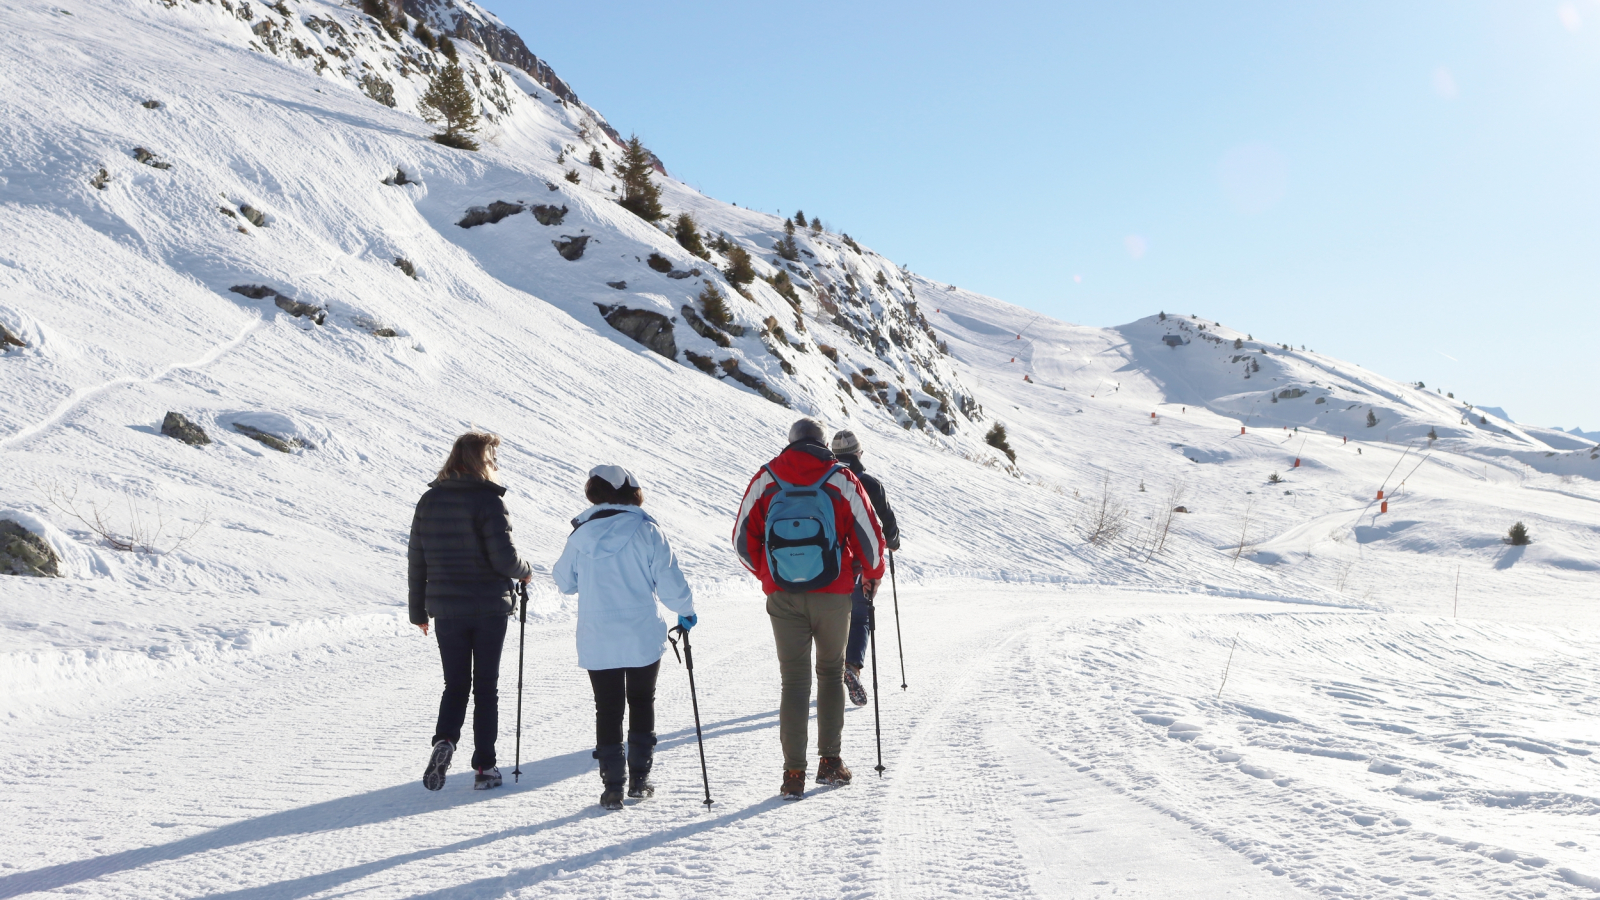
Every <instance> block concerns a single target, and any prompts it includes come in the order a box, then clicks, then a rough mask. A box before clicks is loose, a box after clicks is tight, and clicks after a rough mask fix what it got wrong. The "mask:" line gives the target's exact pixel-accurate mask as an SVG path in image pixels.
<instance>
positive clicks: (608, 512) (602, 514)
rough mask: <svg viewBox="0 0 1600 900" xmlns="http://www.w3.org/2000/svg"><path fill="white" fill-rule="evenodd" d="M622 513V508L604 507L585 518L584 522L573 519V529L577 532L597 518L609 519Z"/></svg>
mask: <svg viewBox="0 0 1600 900" xmlns="http://www.w3.org/2000/svg"><path fill="white" fill-rule="evenodd" d="M622 513H623V510H620V509H602V510H600V511H599V512H597V513H595V514H594V515H592V516H590V517H589V518H587V519H584V520H583V521H582V522H580V521H578V520H577V519H573V520H572V530H573V531H574V532H576V531H577V530H578V529H579V528H582V527H583V526H585V525H587V524H589V523H590V522H593V521H596V520H597V519H609V518H611V517H612V516H620V515H622Z"/></svg>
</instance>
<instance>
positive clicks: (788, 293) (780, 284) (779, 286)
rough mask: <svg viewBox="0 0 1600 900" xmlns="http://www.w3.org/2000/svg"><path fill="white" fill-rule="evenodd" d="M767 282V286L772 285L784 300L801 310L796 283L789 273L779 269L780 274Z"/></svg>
mask: <svg viewBox="0 0 1600 900" xmlns="http://www.w3.org/2000/svg"><path fill="white" fill-rule="evenodd" d="M765 281H766V282H767V284H770V285H772V289H773V290H775V291H777V292H778V294H779V295H780V296H782V297H783V299H785V300H788V301H789V303H790V305H792V306H793V307H794V308H795V309H799V308H800V295H799V294H798V293H796V292H795V289H794V282H793V281H791V280H790V279H789V273H788V272H785V271H783V270H782V269H779V270H778V274H776V275H774V276H772V277H771V278H767V279H765Z"/></svg>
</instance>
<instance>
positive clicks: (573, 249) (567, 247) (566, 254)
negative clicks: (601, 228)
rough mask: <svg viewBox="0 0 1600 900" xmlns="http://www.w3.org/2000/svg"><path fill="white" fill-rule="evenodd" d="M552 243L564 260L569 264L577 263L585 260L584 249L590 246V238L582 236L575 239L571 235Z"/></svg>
mask: <svg viewBox="0 0 1600 900" xmlns="http://www.w3.org/2000/svg"><path fill="white" fill-rule="evenodd" d="M550 243H552V244H554V245H555V248H556V252H557V253H559V254H561V258H562V259H564V260H567V261H568V262H576V261H577V260H579V259H582V258H583V249H584V248H585V247H587V246H589V236H588V235H587V234H580V235H578V236H577V237H573V236H572V235H570V234H563V235H562V236H561V240H559V241H551V242H550Z"/></svg>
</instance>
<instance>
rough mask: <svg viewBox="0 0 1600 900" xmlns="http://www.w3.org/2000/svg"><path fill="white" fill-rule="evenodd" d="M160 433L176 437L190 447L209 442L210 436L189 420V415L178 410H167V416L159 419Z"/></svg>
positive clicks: (200, 445)
mask: <svg viewBox="0 0 1600 900" xmlns="http://www.w3.org/2000/svg"><path fill="white" fill-rule="evenodd" d="M161 433H162V434H164V435H166V436H167V437H169V438H177V439H178V440H180V441H183V442H184V443H185V444H188V445H189V446H191V447H202V446H204V445H206V444H209V443H211V436H210V435H208V434H206V430H205V429H204V428H201V427H200V426H199V425H196V424H195V423H193V422H191V421H189V417H188V416H185V415H184V414H183V413H180V412H170V411H169V412H168V413H167V417H166V418H165V419H162V420H161Z"/></svg>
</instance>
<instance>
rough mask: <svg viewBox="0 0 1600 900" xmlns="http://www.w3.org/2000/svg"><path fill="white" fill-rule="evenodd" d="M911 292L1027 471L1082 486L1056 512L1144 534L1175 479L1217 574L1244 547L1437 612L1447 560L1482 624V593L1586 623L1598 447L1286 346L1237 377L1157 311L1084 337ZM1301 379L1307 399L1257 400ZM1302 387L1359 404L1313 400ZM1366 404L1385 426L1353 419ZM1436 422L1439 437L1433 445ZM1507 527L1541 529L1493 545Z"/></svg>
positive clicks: (1188, 522) (1594, 588)
mask: <svg viewBox="0 0 1600 900" xmlns="http://www.w3.org/2000/svg"><path fill="white" fill-rule="evenodd" d="M918 292H919V294H922V295H923V296H924V297H925V298H927V299H926V300H925V302H926V303H928V304H929V305H930V306H931V307H932V309H931V310H930V313H931V315H930V318H931V320H932V321H933V322H934V323H935V326H936V328H937V329H938V330H939V331H940V333H941V334H942V335H943V336H945V337H946V338H947V340H948V342H949V346H950V348H951V351H952V353H953V354H954V355H955V357H956V358H957V360H958V361H960V362H961V363H963V364H965V365H967V366H969V367H970V369H971V370H972V371H973V372H974V373H982V375H981V380H980V381H979V382H978V394H979V396H980V397H981V398H983V399H984V400H985V413H986V414H987V415H989V416H991V417H993V418H995V419H996V420H999V421H1003V422H1005V423H1006V425H1007V426H1008V432H1009V435H1010V439H1011V443H1012V445H1013V446H1014V447H1015V448H1016V449H1017V452H1018V458H1019V460H1020V461H1021V463H1022V465H1023V466H1024V468H1025V469H1026V470H1027V473H1028V476H1027V477H1028V478H1030V479H1032V480H1035V481H1037V482H1038V483H1040V484H1041V485H1042V486H1044V487H1045V488H1046V489H1051V488H1061V489H1064V490H1065V491H1066V492H1067V493H1069V494H1077V495H1080V496H1079V497H1074V501H1075V502H1073V503H1070V504H1066V505H1067V507H1068V513H1069V516H1068V521H1069V522H1072V521H1077V520H1079V519H1081V515H1080V514H1079V513H1078V512H1077V509H1079V508H1081V507H1083V506H1085V505H1086V504H1085V502H1084V498H1086V499H1087V500H1089V501H1095V502H1098V501H1099V499H1100V497H1101V496H1102V494H1103V490H1102V485H1103V484H1106V483H1109V486H1110V491H1111V494H1112V496H1113V500H1114V502H1116V503H1120V504H1121V505H1123V506H1124V507H1125V508H1126V509H1127V510H1128V511H1129V512H1130V514H1131V516H1132V519H1131V521H1132V523H1133V526H1134V527H1133V528H1131V529H1130V532H1131V534H1132V535H1133V536H1134V537H1133V540H1134V541H1135V542H1138V540H1139V535H1140V533H1141V531H1140V529H1141V528H1148V527H1149V526H1150V525H1151V523H1161V521H1162V516H1161V510H1162V509H1163V508H1164V504H1165V502H1166V501H1167V498H1168V497H1169V496H1170V494H1169V492H1170V491H1171V490H1172V489H1173V488H1174V487H1179V488H1181V491H1182V495H1181V499H1180V502H1181V503H1182V504H1183V505H1185V506H1186V507H1187V508H1189V509H1190V513H1189V514H1187V515H1183V516H1178V517H1174V522H1173V529H1174V531H1175V533H1177V534H1179V535H1181V536H1183V537H1184V538H1185V539H1187V540H1190V541H1193V542H1194V545H1195V546H1203V547H1206V548H1208V551H1209V552H1210V553H1214V554H1217V556H1218V557H1220V560H1221V564H1222V566H1223V567H1225V568H1227V569H1228V571H1229V572H1236V571H1239V570H1240V569H1241V568H1243V567H1245V564H1244V563H1243V562H1239V563H1235V562H1234V557H1235V556H1238V557H1239V559H1240V560H1252V561H1254V562H1255V563H1256V564H1258V565H1260V566H1262V567H1263V568H1266V569H1270V570H1272V571H1273V572H1275V573H1277V574H1278V575H1280V576H1283V577H1286V578H1292V579H1294V583H1296V584H1311V585H1317V586H1319V587H1320V588H1323V589H1330V590H1333V591H1334V592H1335V593H1337V594H1340V595H1343V596H1345V597H1347V598H1349V602H1356V603H1361V604H1363V605H1374V604H1376V605H1384V606H1390V607H1392V608H1400V609H1411V610H1428V611H1431V612H1440V611H1444V610H1446V609H1447V608H1448V607H1449V606H1450V604H1451V603H1452V601H1453V597H1454V596H1455V593H1456V590H1457V586H1456V580H1457V574H1458V569H1459V570H1460V572H1461V573H1463V574H1461V576H1460V579H1461V586H1460V592H1461V595H1462V596H1463V597H1466V598H1469V599H1467V600H1464V601H1463V603H1464V604H1465V603H1476V604H1477V611H1476V612H1475V613H1474V614H1475V615H1482V614H1491V610H1489V609H1485V608H1483V606H1482V604H1483V603H1484V602H1491V603H1492V604H1493V606H1494V607H1495V608H1496V609H1495V612H1503V613H1504V614H1506V615H1511V616H1524V615H1533V616H1538V617H1540V618H1543V617H1544V616H1547V615H1548V616H1549V617H1550V618H1549V619H1548V620H1549V621H1563V620H1569V621H1570V617H1571V616H1573V615H1585V616H1586V615H1588V613H1587V610H1588V609H1589V607H1590V606H1592V604H1593V601H1594V598H1596V597H1597V596H1600V583H1597V581H1596V577H1597V572H1600V502H1597V501H1600V492H1597V485H1596V484H1595V482H1594V480H1592V479H1593V478H1594V477H1595V475H1596V474H1600V462H1597V461H1595V460H1592V459H1591V458H1590V457H1591V456H1592V455H1593V454H1592V452H1588V451H1585V452H1581V453H1574V452H1565V453H1563V452H1561V451H1557V450H1555V449H1553V448H1551V447H1550V446H1548V445H1545V444H1543V443H1539V442H1537V440H1536V439H1535V438H1533V437H1531V436H1528V435H1527V434H1526V433H1523V432H1517V433H1516V434H1515V435H1508V434H1505V433H1500V432H1495V433H1492V434H1487V436H1484V435H1481V434H1480V431H1479V430H1474V429H1470V428H1465V427H1463V426H1461V425H1460V424H1459V421H1460V412H1459V409H1457V408H1452V407H1450V406H1448V405H1447V404H1448V401H1445V402H1444V403H1441V402H1440V401H1439V400H1438V399H1437V398H1436V396H1435V395H1432V394H1430V393H1424V392H1422V391H1419V390H1417V389H1415V388H1409V387H1406V386H1403V385H1398V384H1395V383H1394V382H1391V381H1389V380H1387V379H1384V378H1382V377H1381V376H1377V375H1375V374H1373V373H1370V372H1366V371H1365V370H1362V369H1360V368H1359V367H1357V366H1353V365H1350V364H1347V363H1342V362H1340V361H1337V360H1331V359H1327V358H1324V357H1317V358H1316V359H1315V360H1314V362H1311V363H1307V362H1302V361H1301V360H1302V357H1301V356H1300V355H1299V354H1298V353H1297V354H1296V355H1295V356H1293V357H1289V359H1288V361H1285V362H1281V364H1280V361H1283V360H1285V357H1287V356H1288V354H1286V353H1283V352H1281V346H1280V348H1279V351H1278V352H1269V353H1267V354H1266V356H1265V357H1262V356H1261V355H1260V354H1259V350H1258V351H1257V352H1256V353H1255V354H1253V356H1254V357H1255V358H1256V360H1257V361H1258V364H1259V369H1260V370H1259V371H1251V373H1250V374H1251V376H1252V377H1251V378H1250V379H1248V380H1247V379H1245V378H1244V371H1243V364H1242V362H1243V361H1241V362H1240V363H1234V362H1232V357H1234V356H1237V355H1241V351H1239V350H1235V349H1234V348H1233V347H1232V344H1231V342H1232V340H1233V339H1234V338H1235V337H1236V336H1235V335H1234V334H1233V333H1231V332H1227V331H1223V335H1222V336H1223V338H1224V339H1223V346H1224V348H1225V349H1221V350H1218V349H1213V348H1214V346H1215V345H1214V344H1213V343H1212V342H1209V341H1206V340H1205V339H1203V338H1199V337H1198V335H1199V334H1210V333H1212V332H1213V330H1214V329H1217V328H1219V327H1220V326H1216V325H1215V324H1214V323H1207V330H1206V331H1205V332H1199V330H1198V323H1197V322H1196V323H1194V324H1190V325H1189V328H1190V329H1191V330H1190V331H1189V332H1188V337H1189V338H1190V341H1191V343H1190V344H1187V345H1181V346H1179V347H1177V348H1175V349H1174V348H1171V347H1168V346H1166V345H1165V344H1164V343H1162V342H1161V338H1162V337H1164V335H1165V333H1166V332H1167V329H1166V328H1165V327H1164V325H1163V323H1160V322H1159V320H1158V319H1157V317H1154V316H1152V317H1151V318H1150V319H1146V320H1142V321H1141V322H1138V323H1133V324H1132V325H1128V326H1124V327H1122V328H1118V329H1096V328H1087V327H1081V326H1073V325H1067V324H1064V323H1060V322H1056V321H1053V320H1050V319H1047V318H1044V317H1041V316H1039V315H1038V314H1036V313H1033V312H1030V311H1028V310H1023V309H1019V308H1017V307H1012V306H1009V305H1007V304H1004V303H1001V302H999V301H995V300H992V299H989V298H983V297H978V296H976V295H972V294H969V293H967V292H964V291H959V290H958V291H950V290H948V289H946V288H944V287H942V286H939V285H934V284H931V283H920V284H919V285H918ZM1169 318H1170V317H1169ZM1191 321H1193V320H1191ZM1172 330H1175V331H1177V332H1178V333H1183V329H1182V328H1178V327H1175V328H1174V329H1172ZM1018 335H1022V337H1021V338H1019V337H1018ZM1237 337H1238V338H1241V339H1242V338H1243V337H1244V335H1237ZM1256 346H1257V347H1259V346H1260V345H1256ZM1013 360H1014V361H1013ZM1329 373H1338V380H1337V381H1335V380H1334V379H1333V378H1332V377H1330V374H1329ZM1025 377H1026V378H1027V379H1028V380H1026V381H1025V380H1024V378H1025ZM1274 378H1276V379H1278V380H1276V381H1274V380H1272V379H1274ZM1263 381H1264V382H1265V384H1266V385H1267V386H1268V387H1263V388H1262V389H1261V390H1259V391H1255V392H1252V391H1251V390H1249V389H1250V388H1251V387H1252V386H1254V385H1256V384H1258V383H1260V382H1263ZM1297 385H1298V386H1300V390H1302V391H1304V392H1305V393H1304V395H1303V396H1301V397H1298V398H1294V399H1290V397H1282V399H1280V400H1279V401H1278V403H1276V404H1274V403H1272V402H1271V399H1270V398H1271V397H1272V396H1280V395H1281V394H1282V392H1284V391H1289V392H1290V393H1291V395H1292V393H1293V390H1294V388H1295V387H1296V386H1297ZM1241 388H1243V390H1241ZM1316 391H1323V392H1324V393H1323V394H1321V396H1344V397H1354V396H1360V397H1362V398H1364V403H1363V404H1362V405H1361V408H1359V409H1350V410H1347V409H1346V407H1348V406H1349V405H1350V403H1349V402H1348V401H1346V402H1343V403H1342V404H1341V403H1336V402H1331V401H1330V403H1326V404H1317V403H1316V402H1315V396H1318V395H1317V394H1315V393H1314V392H1316ZM1356 391H1364V392H1365V393H1363V394H1359V395H1358V394H1356V393H1355V392H1356ZM1330 405H1331V406H1332V407H1333V409H1331V410H1329V409H1328V407H1329V406H1330ZM1367 409H1371V410H1373V411H1374V414H1375V416H1377V417H1378V418H1379V419H1380V426H1378V427H1374V428H1371V429H1369V428H1367V427H1365V414H1366V410H1367ZM1152 413H1154V414H1155V417H1154V418H1152ZM1351 425H1355V426H1358V427H1353V428H1352V427H1349V426H1351ZM1384 425H1387V426H1389V430H1388V431H1386V432H1383V433H1381V434H1380V433H1379V432H1380V429H1381V428H1382V427H1383V426H1384ZM1241 428H1243V429H1244V431H1245V433H1243V434H1241V433H1240V430H1241ZM1296 428H1298V429H1299V430H1298V432H1296V431H1295V429H1296ZM1430 428H1432V429H1436V430H1437V432H1438V434H1439V435H1440V438H1439V440H1437V441H1435V442H1433V444H1432V447H1431V448H1430V447H1429V441H1428V440H1427V439H1426V437H1425V435H1426V433H1427V432H1428V430H1429V429H1430ZM1347 429H1348V430H1347ZM1507 430H1510V428H1509V427H1508V429H1507ZM1447 432H1448V433H1450V435H1451V436H1449V437H1447V436H1446V434H1447ZM1347 435H1348V441H1347V440H1346V436H1347ZM1417 435H1424V437H1421V438H1420V439H1419V438H1418V437H1417ZM1384 436H1387V437H1389V438H1390V440H1387V441H1386V440H1383V437H1384ZM1513 442H1515V443H1513ZM1509 447H1522V448H1526V449H1517V450H1510V449H1508V448H1509ZM1547 454H1548V455H1547ZM1296 459H1298V460H1299V461H1300V465H1299V466H1298V467H1296V466H1295V460H1296ZM1549 469H1555V470H1556V471H1555V472H1550V471H1548V470H1549ZM1274 475H1276V476H1277V477H1278V478H1279V479H1281V483H1273V482H1272V481H1271V480H1270V479H1271V478H1272V477H1273V476H1274ZM1107 479H1109V482H1107ZM1140 485H1143V486H1144V487H1145V488H1146V490H1145V491H1143V492H1140V491H1139V486H1140ZM1380 490H1383V491H1385V498H1386V499H1387V501H1388V504H1389V505H1388V511H1387V512H1385V511H1384V506H1383V502H1382V501H1380V500H1379V499H1378V497H1377V494H1378V491H1380ZM1147 516H1148V517H1149V518H1148V519H1146V518H1145V517H1147ZM1518 520H1521V521H1524V522H1525V523H1526V524H1527V526H1528V527H1529V528H1530V529H1533V530H1535V531H1537V532H1538V537H1537V538H1536V540H1535V541H1534V543H1532V544H1531V545H1528V546H1526V547H1509V546H1506V545H1505V544H1504V543H1502V539H1503V538H1504V536H1505V533H1506V529H1508V528H1509V527H1510V525H1511V524H1512V523H1513V522H1515V521H1518ZM1241 540H1242V542H1243V548H1242V550H1241V547H1240V544H1241ZM1181 553H1182V551H1181V552H1180V555H1181ZM1160 558H1161V557H1160V556H1157V557H1155V559H1160ZM1214 558H1216V557H1214ZM1189 559H1191V560H1192V559H1193V557H1189ZM1511 596H1539V597H1541V598H1545V599H1543V600H1541V601H1540V602H1539V603H1537V604H1534V606H1535V607H1537V610H1535V609H1528V608H1523V607H1520V606H1517V605H1511V606H1506V607H1504V609H1503V610H1502V609H1499V607H1500V605H1501V602H1502V601H1501V600H1500V599H1499V598H1501V597H1511ZM1472 597H1478V598H1481V599H1480V600H1479V601H1473V600H1472V599H1470V598H1472ZM1491 598H1493V599H1491ZM1552 601H1553V602H1554V603H1555V606H1553V607H1546V606H1545V603H1546V602H1552Z"/></svg>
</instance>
